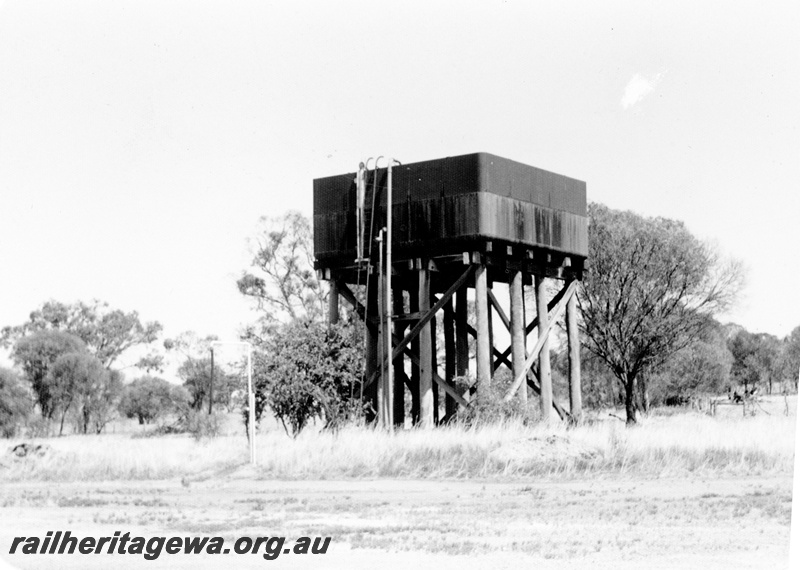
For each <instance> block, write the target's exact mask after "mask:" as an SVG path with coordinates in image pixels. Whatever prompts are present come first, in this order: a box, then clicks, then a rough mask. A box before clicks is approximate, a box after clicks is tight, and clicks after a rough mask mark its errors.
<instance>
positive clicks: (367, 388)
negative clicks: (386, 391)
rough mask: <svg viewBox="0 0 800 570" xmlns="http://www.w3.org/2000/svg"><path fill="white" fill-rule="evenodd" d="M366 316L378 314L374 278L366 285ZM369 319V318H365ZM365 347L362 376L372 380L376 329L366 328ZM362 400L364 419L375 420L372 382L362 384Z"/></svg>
mask: <svg viewBox="0 0 800 570" xmlns="http://www.w3.org/2000/svg"><path fill="white" fill-rule="evenodd" d="M366 314H367V315H377V314H378V280H377V279H376V278H375V276H372V279H370V280H369V282H368V284H367V310H366ZM367 318H369V317H367ZM365 335H366V346H365V347H364V352H365V354H364V357H365V358H366V362H365V367H364V375H365V376H366V378H373V377H375V376H377V375H378V374H379V373H380V366H379V362H380V361H379V360H378V346H379V342H380V341H379V338H378V328H377V327H367V328H366V333H365ZM362 390H363V398H364V401H365V403H366V404H367V412H366V419H367V421H369V422H371V421H374V420H375V419H376V418H377V415H378V385H377V384H376V383H374V382H372V383H369V382H367V381H366V380H365V382H364V383H363V384H362Z"/></svg>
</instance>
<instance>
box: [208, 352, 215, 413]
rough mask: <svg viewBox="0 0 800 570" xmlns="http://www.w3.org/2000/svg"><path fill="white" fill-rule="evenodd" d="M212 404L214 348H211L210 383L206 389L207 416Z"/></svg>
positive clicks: (210, 411)
mask: <svg viewBox="0 0 800 570" xmlns="http://www.w3.org/2000/svg"><path fill="white" fill-rule="evenodd" d="M213 403H214V347H213V346H212V347H211V382H210V383H209V387H208V415H209V416H210V415H211V413H212V410H211V406H212V404H213Z"/></svg>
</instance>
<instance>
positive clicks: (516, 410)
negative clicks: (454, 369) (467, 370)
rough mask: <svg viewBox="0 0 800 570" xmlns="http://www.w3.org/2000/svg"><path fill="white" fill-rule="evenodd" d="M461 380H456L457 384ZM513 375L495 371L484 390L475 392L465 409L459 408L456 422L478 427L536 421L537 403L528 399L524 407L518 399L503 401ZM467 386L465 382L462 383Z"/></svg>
mask: <svg viewBox="0 0 800 570" xmlns="http://www.w3.org/2000/svg"><path fill="white" fill-rule="evenodd" d="M460 380H461V379H459V378H456V382H457V383H459V381H460ZM513 381H514V378H513V375H512V374H511V373H510V372H509V371H508V369H506V368H501V369H499V370H497V371H496V372H495V374H494V377H493V378H492V382H491V384H490V385H489V386H487V388H486V390H481V391H478V392H476V393H475V394H474V395H473V396H472V397H473V398H474V401H472V402H470V405H469V406H468V407H467V408H459V410H458V415H457V419H458V422H460V423H463V424H464V425H466V426H470V427H478V426H487V425H492V424H499V423H502V422H505V421H509V420H511V421H514V420H522V421H523V422H527V421H529V420H534V419H537V418H538V417H539V416H540V415H541V414H540V412H539V406H538V402H535V401H534V400H533V399H530V400H529V401H528V403H527V404H526V405H523V404H522V402H520V400H519V398H512V399H511V400H509V401H508V402H506V401H505V395H506V393H507V392H508V390H509V388H510V387H511V384H512V383H513ZM464 383H465V384H467V385H468V383H467V382H464Z"/></svg>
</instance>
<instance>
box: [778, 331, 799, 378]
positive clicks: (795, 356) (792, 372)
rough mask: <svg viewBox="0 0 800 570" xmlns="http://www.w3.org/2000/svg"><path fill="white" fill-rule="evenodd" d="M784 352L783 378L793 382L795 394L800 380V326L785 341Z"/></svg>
mask: <svg viewBox="0 0 800 570" xmlns="http://www.w3.org/2000/svg"><path fill="white" fill-rule="evenodd" d="M782 352H783V356H782V359H781V364H782V366H781V375H782V377H783V378H786V379H790V380H791V381H792V383H793V384H794V389H795V392H797V384H798V381H799V380H800V326H798V327H795V328H794V329H793V330H792V332H791V333H789V335H788V336H787V337H786V338H785V339H783V351H782Z"/></svg>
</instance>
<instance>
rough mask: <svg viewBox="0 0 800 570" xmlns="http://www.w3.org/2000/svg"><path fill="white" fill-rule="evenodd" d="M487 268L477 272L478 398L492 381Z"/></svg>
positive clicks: (484, 267) (476, 353)
mask: <svg viewBox="0 0 800 570" xmlns="http://www.w3.org/2000/svg"><path fill="white" fill-rule="evenodd" d="M487 289H488V287H487V277H486V266H485V265H479V266H478V267H477V269H476V271H475V316H476V320H477V326H476V327H475V328H476V331H477V336H478V339H477V346H476V348H475V361H476V371H477V383H478V397H481V395H482V394H483V393H485V392H486V391H487V390H488V388H489V383H490V382H491V380H492V352H491V344H490V342H489V293H488V290H487Z"/></svg>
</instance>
